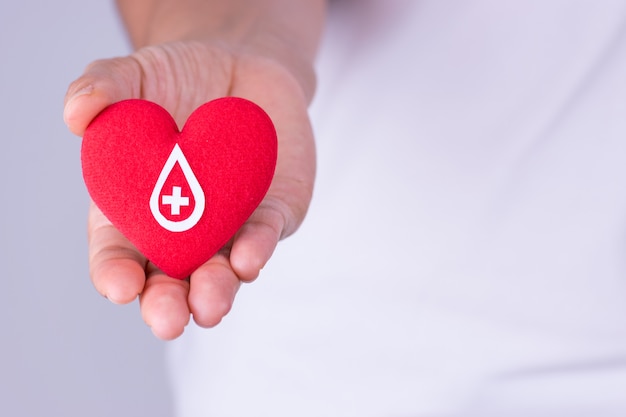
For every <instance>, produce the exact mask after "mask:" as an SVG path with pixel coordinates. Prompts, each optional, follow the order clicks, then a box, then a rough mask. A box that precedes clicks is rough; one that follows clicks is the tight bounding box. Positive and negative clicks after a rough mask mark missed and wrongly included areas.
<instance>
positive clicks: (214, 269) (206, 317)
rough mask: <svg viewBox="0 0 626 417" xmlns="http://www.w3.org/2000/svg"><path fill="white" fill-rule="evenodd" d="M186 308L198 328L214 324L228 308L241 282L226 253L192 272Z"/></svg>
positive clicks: (219, 254) (216, 256)
mask: <svg viewBox="0 0 626 417" xmlns="http://www.w3.org/2000/svg"><path fill="white" fill-rule="evenodd" d="M190 281H191V282H190V285H191V288H190V290H189V299H188V301H189V308H190V310H191V313H192V314H193V318H194V321H195V322H196V323H197V324H198V325H199V326H201V327H213V326H216V325H217V324H218V323H219V322H220V321H221V320H222V318H223V317H224V316H225V315H226V314H228V312H229V311H230V309H231V307H232V305H233V301H234V300H235V295H236V294H237V290H238V289H239V286H240V285H241V284H240V281H239V278H238V277H237V274H235V272H234V271H233V270H232V268H231V266H230V262H229V261H228V257H227V255H225V254H224V253H218V254H217V255H215V256H214V257H213V258H211V260H209V261H208V262H207V263H205V264H204V265H202V266H201V267H200V268H198V269H197V270H196V271H195V272H194V273H193V274H191V280H190Z"/></svg>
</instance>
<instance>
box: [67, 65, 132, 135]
mask: <svg viewBox="0 0 626 417" xmlns="http://www.w3.org/2000/svg"><path fill="white" fill-rule="evenodd" d="M140 93H141V68H140V66H139V63H138V62H137V61H136V60H135V59H134V58H131V57H124V58H112V59H103V60H98V61H95V62H93V63H92V64H90V65H89V66H88V67H87V68H86V69H85V72H84V73H83V75H82V76H80V78H78V79H77V80H75V81H74V82H73V83H71V84H70V86H69V88H68V90H67V93H66V94H65V105H64V110H63V119H64V120H65V124H66V125H67V126H68V128H69V129H70V131H71V132H72V133H74V134H76V135H78V136H82V135H83V134H84V133H85V129H86V128H87V126H88V125H89V123H90V122H91V120H92V119H93V118H94V117H96V115H97V114H98V113H100V111H102V110H103V109H104V108H105V107H107V106H108V105H110V104H112V103H115V102H117V101H120V100H125V99H129V98H139V96H140Z"/></svg>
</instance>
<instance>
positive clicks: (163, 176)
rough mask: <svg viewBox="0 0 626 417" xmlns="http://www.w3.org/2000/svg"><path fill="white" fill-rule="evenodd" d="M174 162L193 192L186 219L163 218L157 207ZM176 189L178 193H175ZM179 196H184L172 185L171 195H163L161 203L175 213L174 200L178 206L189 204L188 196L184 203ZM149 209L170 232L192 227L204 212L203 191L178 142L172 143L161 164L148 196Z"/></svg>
mask: <svg viewBox="0 0 626 417" xmlns="http://www.w3.org/2000/svg"><path fill="white" fill-rule="evenodd" d="M176 162H178V165H180V168H181V169H182V171H183V175H184V176H185V179H186V180H187V183H188V184H189V188H190V189H191V193H192V194H193V198H194V200H195V206H194V208H193V212H192V213H191V215H190V216H189V217H187V218H186V219H184V220H180V221H174V220H168V219H167V218H165V216H163V214H162V213H161V210H160V209H159V197H160V196H161V191H163V186H164V185H165V181H166V180H167V177H168V176H169V175H170V173H171V172H172V169H174V165H176ZM177 191H178V195H176V194H177ZM176 198H177V200H176ZM181 198H183V199H184V197H181V196H180V187H177V186H174V187H173V190H172V195H163V204H170V206H171V209H172V214H176V213H175V206H174V204H173V203H174V201H178V203H177V205H178V206H181V205H182V206H185V205H189V199H188V197H187V200H186V202H187V203H186V204H185V203H184V202H183V203H181V201H180V199H181ZM150 211H151V212H152V215H153V216H154V219H155V220H156V221H157V223H159V224H160V225H161V226H163V228H164V229H166V230H169V231H170V232H184V231H186V230H189V229H191V228H192V227H194V226H195V225H196V224H197V223H198V221H199V220H200V218H201V217H202V213H203V212H204V192H203V191H202V187H201V186H200V183H199V182H198V179H197V178H196V176H195V175H194V173H193V171H192V170H191V166H189V162H187V158H185V155H184V154H183V151H182V150H181V149H180V147H179V146H178V144H175V145H174V149H172V152H171V153H170V156H169V157H168V158H167V161H165V165H164V166H163V169H162V170H161V173H160V174H159V179H158V180H157V182H156V185H155V186H154V189H153V190H152V195H151V196H150Z"/></svg>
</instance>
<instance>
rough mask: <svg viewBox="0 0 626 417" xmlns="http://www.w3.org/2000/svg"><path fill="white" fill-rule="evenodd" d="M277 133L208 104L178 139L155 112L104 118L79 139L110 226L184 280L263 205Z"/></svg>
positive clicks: (263, 120) (138, 110)
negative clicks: (81, 139) (81, 140)
mask: <svg viewBox="0 0 626 417" xmlns="http://www.w3.org/2000/svg"><path fill="white" fill-rule="evenodd" d="M276 156H277V142H276V131H275V129H274V126H273V124H272V121H271V120H270V118H269V116H268V115H267V114H266V113H265V112H264V111H263V110H262V109H261V108H260V107H259V106H257V105H256V104H254V103H252V102H250V101H248V100H244V99H241V98H236V97H225V98H221V99H217V100H214V101H211V102H209V103H206V104H204V105H202V106H201V107H199V108H198V109H197V110H196V111H194V112H193V113H192V114H191V116H190V117H189V119H188V120H187V122H186V124H185V126H184V127H183V129H182V130H181V131H179V130H178V128H177V126H176V123H175V122H174V119H173V118H172V117H171V116H170V115H169V113H168V112H167V111H166V110H165V109H163V108H162V107H160V106H159V105H157V104H154V103H151V102H149V101H145V100H126V101H121V102H119V103H115V104H113V105H111V106H109V107H107V108H106V109H104V110H103V111H102V112H101V113H100V114H99V115H98V116H97V117H96V118H95V119H94V120H93V121H92V122H91V124H90V125H89V127H88V128H87V131H86V132H85V135H84V137H83V143H82V150H81V161H82V167H83V177H84V179H85V184H86V185H87V190H88V191H89V194H90V195H91V198H92V199H93V201H94V202H95V204H96V205H97V206H98V208H100V210H102V212H103V213H104V215H105V216H106V217H107V218H108V219H109V220H110V221H111V223H112V224H113V225H114V226H115V227H116V228H117V229H118V230H119V231H120V232H121V233H122V234H123V235H124V236H126V238H128V240H130V241H131V242H132V243H133V244H134V245H135V246H136V247H137V249H138V250H139V251H140V252H141V253H143V254H144V255H145V256H146V257H147V258H148V259H149V260H150V261H152V262H153V263H154V264H155V265H156V266H158V267H159V268H161V269H162V270H163V271H164V272H165V273H166V274H168V275H169V276H172V277H175V278H179V279H182V278H185V277H187V276H189V274H191V272H193V271H194V270H195V269H197V268H198V267H199V266H200V265H202V264H203V263H204V262H206V261H207V260H208V259H210V258H211V257H212V256H213V255H214V254H215V253H216V252H217V251H218V250H219V249H220V248H221V247H223V246H224V245H225V244H226V243H227V242H228V241H229V240H230V238H231V237H233V235H234V234H235V232H236V231H237V230H238V229H239V228H240V227H241V225H243V223H245V221H246V220H247V219H248V217H250V215H251V214H252V212H253V211H254V210H255V209H256V207H257V206H258V205H259V204H260V203H261V200H262V199H263V197H264V196H265V194H266V192H267V190H268V188H269V186H270V183H271V181H272V177H273V175H274V169H275V166H276Z"/></svg>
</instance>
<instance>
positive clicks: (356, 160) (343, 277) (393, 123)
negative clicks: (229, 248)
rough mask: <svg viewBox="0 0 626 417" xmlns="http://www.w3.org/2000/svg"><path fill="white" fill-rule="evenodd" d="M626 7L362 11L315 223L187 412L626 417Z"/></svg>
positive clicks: (385, 7)
mask: <svg viewBox="0 0 626 417" xmlns="http://www.w3.org/2000/svg"><path fill="white" fill-rule="evenodd" d="M625 22H626V2H624V1H621V0H620V1H617V0H615V1H609V0H607V1H604V0H593V1H592V0H588V1H584V0H581V1H571V0H561V1H557V0H553V1H545V0H530V1H518V2H506V1H498V0H474V1H472V0H470V1H467V0H464V1H461V0H457V1H441V0H439V1H435V0H433V1H409V0H407V1H400V0H378V1H375V0H369V1H367V0H361V1H357V0H352V1H348V0H344V1H339V2H336V4H334V5H333V7H332V9H331V16H330V21H329V27H328V31H327V36H326V38H325V41H324V45H323V48H322V52H321V56H320V61H319V81H320V84H319V90H318V96H317V98H316V101H315V103H314V106H313V108H312V115H313V120H314V126H315V130H316V135H317V139H318V144H319V174H318V181H317V185H316V187H317V188H316V192H315V197H314V201H313V204H312V207H311V209H310V212H309V215H308V218H307V219H306V221H305V224H304V225H303V226H302V228H301V230H300V231H299V232H298V233H297V234H296V235H294V236H293V237H291V238H289V239H287V240H286V241H285V242H283V243H281V245H279V247H278V250H277V252H276V255H275V257H274V258H273V259H272V260H271V262H270V264H269V265H268V266H267V267H266V269H265V270H264V271H263V272H262V274H261V277H260V278H259V280H258V281H257V282H255V283H254V284H252V285H247V286H244V287H243V288H242V289H241V291H240V293H239V296H238V299H237V301H236V303H235V306H234V308H233V311H232V312H231V314H230V315H229V316H228V317H227V318H226V319H225V320H224V321H223V323H222V324H220V325H219V326H218V327H217V328H215V329H212V330H203V329H198V328H195V327H194V326H190V328H189V329H187V331H186V333H185V335H184V336H183V337H182V338H181V339H180V340H179V341H177V342H175V343H173V344H172V345H171V349H170V356H169V358H170V365H171V372H172V377H173V388H174V393H175V398H176V406H177V410H178V413H179V414H178V417H196V416H203V417H207V416H210V417H213V416H219V417H230V416H233V417H234V416H237V417H243V416H245V417H250V416H272V417H282V416H285V417H287V416H289V417H293V416H298V417H309V416H311V417H313V416H315V417H320V416H324V417H335V416H336V417H352V416H354V417H356V416H358V417H370V416H371V417H383V416H385V417H405V416H412V417H418V416H419V417H422V416H429V417H432V416H437V417H441V416H455V417H458V416H463V417H467V416H480V417H485V416H507V417H511V416H524V417H528V416H532V417H537V416H542V417H543V416H550V417H554V416H567V417H572V416H594V417H597V416H602V417H607V416H611V417H612V416H625V415H626V23H625Z"/></svg>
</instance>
